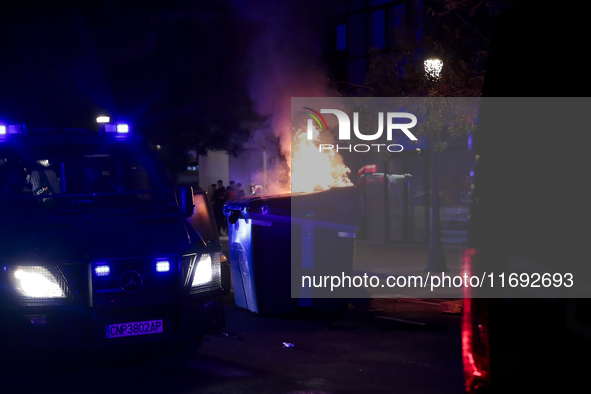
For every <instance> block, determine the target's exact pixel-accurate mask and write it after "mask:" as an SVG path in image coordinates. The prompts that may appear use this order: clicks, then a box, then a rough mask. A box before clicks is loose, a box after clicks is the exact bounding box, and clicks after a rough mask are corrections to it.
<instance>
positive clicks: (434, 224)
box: [426, 141, 449, 272]
mask: <svg viewBox="0 0 591 394" xmlns="http://www.w3.org/2000/svg"><path fill="white" fill-rule="evenodd" d="M427 143H428V149H429V155H430V157H429V159H430V173H431V177H430V178H431V180H430V181H431V197H430V199H431V242H430V245H429V259H428V260H427V268H426V271H428V272H443V271H449V268H447V262H446V261H445V255H444V254H443V247H442V245H441V226H440V220H439V152H437V151H436V150H435V149H434V148H433V143H432V142H431V141H427Z"/></svg>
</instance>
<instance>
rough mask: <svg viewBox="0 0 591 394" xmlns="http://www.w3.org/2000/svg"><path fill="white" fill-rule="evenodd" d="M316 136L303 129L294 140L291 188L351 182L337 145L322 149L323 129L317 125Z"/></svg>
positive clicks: (311, 188) (299, 189) (308, 188)
mask: <svg viewBox="0 0 591 394" xmlns="http://www.w3.org/2000/svg"><path fill="white" fill-rule="evenodd" d="M313 137H314V138H313V139H312V140H308V138H307V133H306V132H304V131H303V130H301V129H299V130H298V131H297V133H296V136H295V138H294V139H293V140H292V143H291V192H292V193H298V192H312V191H321V190H326V189H329V188H331V187H333V186H348V185H352V184H353V183H352V182H351V181H350V180H349V177H348V174H349V173H350V172H351V170H349V168H348V167H347V166H345V165H344V163H343V158H342V157H341V155H340V154H339V153H338V152H335V150H334V149H329V150H326V149H323V150H322V152H320V151H319V145H320V133H319V130H318V129H317V128H315V129H314V136H313Z"/></svg>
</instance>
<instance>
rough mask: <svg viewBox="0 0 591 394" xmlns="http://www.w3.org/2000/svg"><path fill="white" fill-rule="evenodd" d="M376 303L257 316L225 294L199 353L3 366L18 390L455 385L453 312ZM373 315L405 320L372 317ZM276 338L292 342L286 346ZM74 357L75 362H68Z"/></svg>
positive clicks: (9, 384)
mask: <svg viewBox="0 0 591 394" xmlns="http://www.w3.org/2000/svg"><path fill="white" fill-rule="evenodd" d="M380 302H381V303H382V304H381V305H379V306H378V307H379V308H380V309H384V310H383V311H381V312H375V313H367V312H360V311H358V310H354V309H349V310H348V311H346V312H345V313H343V314H320V313H317V312H313V311H310V310H309V309H303V310H300V312H299V313H298V314H295V315H289V316H282V317H278V316H277V317H261V316H258V315H256V314H254V313H252V312H249V311H247V310H244V309H241V308H238V307H236V306H235V304H234V300H233V299H232V298H230V297H228V298H226V300H225V307H226V313H227V317H228V326H227V327H226V328H225V329H224V330H223V331H218V332H214V333H212V334H210V335H206V336H205V340H204V342H203V345H202V347H201V349H200V351H199V353H195V354H194V355H193V356H190V355H188V354H186V353H185V355H184V356H182V355H178V354H175V353H174V352H172V351H170V349H160V350H157V349H156V350H149V351H147V350H144V351H141V352H140V351H130V352H120V353H117V354H114V356H115V357H113V358H111V359H106V360H100V361H96V362H92V363H88V362H86V363H79V362H76V360H70V362H69V363H68V364H67V365H66V364H61V363H59V362H53V363H51V364H50V365H48V366H45V367H38V366H37V367H24V368H23V367H20V368H11V367H8V368H6V367H5V368H3V369H2V370H1V371H0V374H1V375H2V376H0V379H1V381H2V391H3V392H19V393H50V392H51V393H52V394H57V393H107V392H108V393H130V392H141V393H156V392H166V393H253V394H254V393H292V394H295V393H331V394H336V393H364V392H371V393H392V392H401V393H459V392H461V391H462V388H463V380H462V367H461V351H460V348H461V345H460V335H459V334H460V330H459V328H460V317H459V316H458V315H447V314H441V313H440V312H439V307H438V306H430V305H426V304H412V303H397V302H394V301H390V300H389V301H384V300H380ZM376 314H379V315H382V316H386V317H394V318H396V319H402V320H406V321H412V322H418V323H423V324H422V325H417V324H409V323H405V322H401V321H397V320H388V319H380V318H376V317H375V316H376ZM283 342H286V343H292V344H293V345H294V346H293V347H292V348H287V347H285V346H284V345H283ZM72 361H74V362H72Z"/></svg>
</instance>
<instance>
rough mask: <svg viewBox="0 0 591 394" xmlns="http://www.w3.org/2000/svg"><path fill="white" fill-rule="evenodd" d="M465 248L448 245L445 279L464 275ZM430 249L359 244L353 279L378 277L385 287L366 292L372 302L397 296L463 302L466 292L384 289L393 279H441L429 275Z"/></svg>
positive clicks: (424, 247) (374, 242)
mask: <svg viewBox="0 0 591 394" xmlns="http://www.w3.org/2000/svg"><path fill="white" fill-rule="evenodd" d="M462 251H463V249H462V247H461V246H460V245H444V246H443V252H444V255H445V259H446V262H447V267H448V271H445V275H449V276H455V275H460V267H461V256H462ZM428 258H429V245H421V244H396V243H385V242H381V241H369V240H357V241H356V243H355V254H354V258H353V275H363V274H367V275H368V276H378V277H379V278H380V279H381V282H380V283H381V285H380V286H378V287H375V288H370V289H366V290H369V291H370V295H371V297H372V298H391V297H396V296H398V297H399V296H402V295H404V296H406V297H419V298H425V297H428V298H461V297H462V289H461V288H459V289H456V288H453V289H434V290H433V291H431V290H430V289H425V290H424V291H413V289H412V288H405V289H402V288H391V287H388V286H387V285H386V286H382V284H383V283H385V281H386V279H387V278H388V277H389V276H394V277H398V276H404V277H407V278H408V277H410V276H420V277H421V278H423V280H425V279H426V278H427V275H429V276H433V275H441V273H427V272H426V271H425V269H426V268H427V260H428Z"/></svg>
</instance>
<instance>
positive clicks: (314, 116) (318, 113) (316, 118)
mask: <svg viewBox="0 0 591 394" xmlns="http://www.w3.org/2000/svg"><path fill="white" fill-rule="evenodd" d="M302 108H303V109H307V110H308V111H312V112H314V114H316V115H317V116H316V115H314V114H311V113H309V112H304V113H305V114H306V115H310V116H311V117H312V118H314V120H315V121H316V123H318V126H319V127H320V130H322V123H324V126H325V127H326V131H328V125H327V124H326V120H324V118H323V117H322V115H320V112H318V111H314V110H313V109H312V108H308V107H302ZM318 117H320V119H322V123H320V120H319V119H318Z"/></svg>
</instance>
